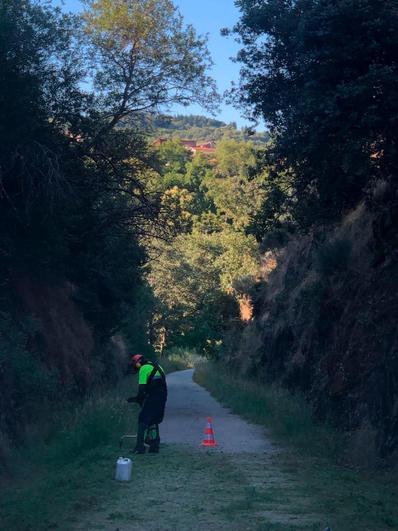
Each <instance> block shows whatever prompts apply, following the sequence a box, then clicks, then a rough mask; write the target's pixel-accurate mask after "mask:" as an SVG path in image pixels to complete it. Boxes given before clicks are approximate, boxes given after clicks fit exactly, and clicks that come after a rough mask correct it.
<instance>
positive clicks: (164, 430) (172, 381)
mask: <svg viewBox="0 0 398 531" xmlns="http://www.w3.org/2000/svg"><path fill="white" fill-rule="evenodd" d="M192 375H193V370H192V369H190V370H186V371H179V372H174V373H171V374H169V375H168V376H167V385H168V390H169V396H168V401H167V406H166V415H165V419H164V421H163V423H162V424H161V426H160V431H161V433H160V435H161V440H162V442H164V443H166V444H167V443H179V444H188V445H190V446H193V447H195V448H199V447H200V444H201V442H202V440H203V433H204V428H205V427H206V422H207V417H212V420H213V430H214V432H215V438H216V441H217V448H218V449H219V450H220V451H222V452H225V453H242V452H249V453H272V452H274V449H273V447H272V444H271V442H270V441H269V439H268V438H267V436H266V434H265V431H264V429H263V428H261V427H259V426H254V425H252V424H249V423H248V422H246V421H245V420H243V419H241V418H240V417H238V416H237V415H233V414H232V413H230V411H229V410H228V409H227V408H224V407H222V406H221V405H220V404H219V402H217V401H216V400H215V399H214V398H213V397H212V396H211V395H210V393H209V392H208V391H206V390H205V389H204V388H203V387H201V386H200V385H198V384H196V383H195V382H194V381H193V380H192Z"/></svg>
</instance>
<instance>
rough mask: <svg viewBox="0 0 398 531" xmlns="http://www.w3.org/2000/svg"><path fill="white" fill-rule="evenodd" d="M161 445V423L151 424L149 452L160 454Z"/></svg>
mask: <svg viewBox="0 0 398 531" xmlns="http://www.w3.org/2000/svg"><path fill="white" fill-rule="evenodd" d="M159 446H160V436H159V425H158V424H154V425H153V426H151V438H150V440H149V453H150V454H158V453H159Z"/></svg>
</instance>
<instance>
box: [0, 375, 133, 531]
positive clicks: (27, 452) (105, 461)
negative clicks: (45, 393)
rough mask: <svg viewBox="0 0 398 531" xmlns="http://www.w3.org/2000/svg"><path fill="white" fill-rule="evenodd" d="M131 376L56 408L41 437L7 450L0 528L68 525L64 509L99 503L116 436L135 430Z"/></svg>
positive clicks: (110, 469) (72, 510)
mask: <svg viewBox="0 0 398 531" xmlns="http://www.w3.org/2000/svg"><path fill="white" fill-rule="evenodd" d="M133 385H134V384H133V383H132V381H131V379H126V381H124V382H122V383H121V384H120V385H119V386H118V388H117V389H115V390H114V391H109V392H107V393H105V394H103V395H102V396H94V397H91V398H90V399H88V400H87V401H86V402H85V403H84V404H82V405H81V406H80V407H77V408H75V409H74V410H73V411H71V412H68V411H64V412H63V413H62V414H61V413H59V414H58V416H59V418H58V420H57V421H56V422H55V426H53V427H52V429H51V433H50V434H48V433H47V434H45V436H43V440H42V441H40V442H35V443H34V444H30V445H29V444H26V445H25V446H24V447H23V448H20V449H19V450H18V451H14V453H13V454H12V469H13V478H12V480H10V481H8V482H7V483H5V482H3V484H2V488H1V494H0V529H2V530H4V531H6V530H7V531H8V530H10V531H11V530H13V531H15V530H21V531H23V530H35V531H36V530H37V531H40V530H44V529H45V530H48V529H62V528H63V524H61V523H60V522H64V523H65V525H66V527H65V528H66V529H67V528H68V524H67V522H68V515H76V514H78V513H79V512H80V511H83V510H85V509H86V508H87V507H89V506H93V505H94V506H95V505H96V504H98V503H100V502H101V500H102V499H103V497H104V496H105V495H108V494H107V489H106V488H105V485H106V481H104V480H105V479H106V478H108V479H111V478H112V476H113V474H114V470H113V468H114V463H115V461H116V458H117V454H118V453H119V446H118V445H119V439H120V437H121V435H123V434H124V433H135V423H136V416H137V415H136V412H137V406H132V405H130V404H127V403H126V401H125V400H124V398H125V397H127V396H129V395H131V394H133V391H132V386H133Z"/></svg>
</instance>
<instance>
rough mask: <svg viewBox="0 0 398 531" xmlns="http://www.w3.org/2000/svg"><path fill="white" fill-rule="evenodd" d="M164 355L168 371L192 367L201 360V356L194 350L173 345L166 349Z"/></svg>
mask: <svg viewBox="0 0 398 531" xmlns="http://www.w3.org/2000/svg"><path fill="white" fill-rule="evenodd" d="M164 357H165V358H164V359H165V361H166V363H165V365H166V367H165V368H167V370H168V372H171V371H173V370H174V371H178V370H183V369H193V368H194V367H195V366H196V364H197V363H198V362H199V361H201V360H203V358H202V356H199V354H198V353H197V352H196V351H195V350H189V349H186V348H182V347H173V348H171V349H169V350H166V351H165V353H164ZM162 363H163V361H162Z"/></svg>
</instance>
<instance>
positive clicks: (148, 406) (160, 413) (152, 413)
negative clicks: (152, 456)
mask: <svg viewBox="0 0 398 531" xmlns="http://www.w3.org/2000/svg"><path fill="white" fill-rule="evenodd" d="M166 400H167V388H166V385H165V384H164V383H163V382H159V383H155V382H153V384H152V385H151V388H150V390H149V392H148V394H147V396H146V398H145V401H144V403H143V406H142V409H141V411H140V414H139V417H138V432H137V445H136V449H137V450H138V451H141V452H142V451H145V446H144V442H145V433H146V432H147V431H148V429H149V428H150V427H152V426H154V431H155V437H153V438H151V437H149V438H148V443H149V451H150V452H158V451H159V445H160V436H159V424H160V423H161V422H162V420H163V417H164V409H165V406H166ZM151 431H152V430H151Z"/></svg>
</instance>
